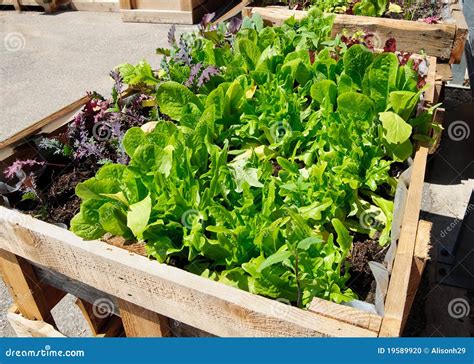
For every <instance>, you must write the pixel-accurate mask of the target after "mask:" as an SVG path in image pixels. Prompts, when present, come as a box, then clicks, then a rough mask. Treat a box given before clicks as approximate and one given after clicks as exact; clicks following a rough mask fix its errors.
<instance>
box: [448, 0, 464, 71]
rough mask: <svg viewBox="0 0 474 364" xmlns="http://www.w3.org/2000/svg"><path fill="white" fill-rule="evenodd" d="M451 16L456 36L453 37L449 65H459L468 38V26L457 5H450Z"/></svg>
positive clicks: (460, 8)
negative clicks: (454, 24)
mask: <svg viewBox="0 0 474 364" xmlns="http://www.w3.org/2000/svg"><path fill="white" fill-rule="evenodd" d="M451 9H452V12H451V16H452V18H453V19H454V21H455V23H456V34H455V35H454V42H453V46H452V51H451V57H450V60H449V63H461V60H462V57H463V55H464V47H465V45H466V40H467V39H468V36H469V26H468V25H467V22H466V18H465V17H464V13H463V11H462V7H461V6H460V5H459V4H454V5H451Z"/></svg>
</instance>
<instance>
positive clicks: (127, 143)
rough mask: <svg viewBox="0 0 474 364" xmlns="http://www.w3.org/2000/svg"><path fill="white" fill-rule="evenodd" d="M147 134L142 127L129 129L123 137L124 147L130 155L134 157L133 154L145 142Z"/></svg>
mask: <svg viewBox="0 0 474 364" xmlns="http://www.w3.org/2000/svg"><path fill="white" fill-rule="evenodd" d="M145 142H146V134H145V133H144V131H143V130H142V129H140V128H130V129H128V130H127V132H126V133H125V135H124V137H123V141H122V143H123V147H124V148H125V152H126V153H127V154H128V156H129V157H133V154H134V153H135V151H136V150H137V148H138V147H139V146H140V145H143V144H145Z"/></svg>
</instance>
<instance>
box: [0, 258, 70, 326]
mask: <svg viewBox="0 0 474 364" xmlns="http://www.w3.org/2000/svg"><path fill="white" fill-rule="evenodd" d="M0 268H1V271H2V278H3V280H4V281H5V284H6V286H7V288H8V290H9V291H10V295H11V296H12V298H13V301H14V302H15V305H16V307H17V308H18V310H19V312H21V314H22V315H23V316H24V317H25V318H26V319H29V320H42V321H45V322H47V323H50V324H52V325H54V324H55V323H54V320H53V317H52V315H51V309H52V308H53V307H54V306H55V305H56V304H57V303H58V302H59V300H60V299H61V298H62V297H63V296H64V294H62V295H61V292H58V291H57V290H56V289H54V288H53V289H48V287H47V286H45V285H44V284H43V283H42V282H41V281H39V280H38V278H37V277H36V274H35V273H34V271H33V267H32V266H31V264H29V262H27V261H26V260H25V259H23V258H21V257H17V256H16V255H15V254H12V253H10V252H8V251H5V250H2V249H0Z"/></svg>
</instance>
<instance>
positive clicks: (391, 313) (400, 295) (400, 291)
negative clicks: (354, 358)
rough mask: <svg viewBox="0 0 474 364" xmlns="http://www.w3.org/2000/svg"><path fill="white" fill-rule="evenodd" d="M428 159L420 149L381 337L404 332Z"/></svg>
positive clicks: (413, 169)
mask: <svg viewBox="0 0 474 364" xmlns="http://www.w3.org/2000/svg"><path fill="white" fill-rule="evenodd" d="M427 157H428V148H425V147H420V148H419V149H418V151H417V152H416V155H415V160H414V162H413V166H412V172H411V180H410V181H411V182H410V186H409V189H408V197H407V204H406V207H405V211H404V216H403V222H402V230H401V232H400V238H399V239H398V245H397V253H396V255H395V262H394V265H393V269H392V274H391V278H390V282H389V287H388V292H387V298H386V300H385V315H384V317H383V320H382V326H381V329H380V334H379V335H380V336H395V337H396V336H400V334H401V332H402V329H403V320H404V312H405V302H406V301H407V297H408V288H409V286H410V277H411V267H412V262H413V256H414V252H415V245H416V236H417V231H418V220H419V218H420V209H421V199H422V195H423V185H424V182H423V181H424V178H425V171H426V160H427Z"/></svg>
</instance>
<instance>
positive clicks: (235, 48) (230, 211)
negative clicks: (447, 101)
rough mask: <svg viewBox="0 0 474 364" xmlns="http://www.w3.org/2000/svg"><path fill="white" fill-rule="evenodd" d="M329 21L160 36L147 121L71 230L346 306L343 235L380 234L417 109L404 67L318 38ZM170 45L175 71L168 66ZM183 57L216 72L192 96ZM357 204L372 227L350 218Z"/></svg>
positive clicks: (347, 242) (95, 182)
mask: <svg viewBox="0 0 474 364" xmlns="http://www.w3.org/2000/svg"><path fill="white" fill-rule="evenodd" d="M331 22H332V19H331V18H325V17H322V16H321V13H320V12H318V11H311V12H310V15H309V16H308V18H306V19H304V20H301V21H296V20H294V19H290V20H288V21H287V22H286V23H285V24H284V25H283V26H281V27H274V28H265V27H263V24H262V22H261V19H260V18H258V17H257V18H254V19H253V20H251V19H245V20H244V22H243V23H242V27H241V29H240V31H238V32H237V33H236V34H229V32H228V29H227V28H226V27H225V26H220V27H219V28H215V29H212V28H207V30H205V31H201V33H200V34H194V35H192V36H185V37H186V38H185V40H183V41H181V40H180V42H177V41H175V42H174V43H175V44H176V45H175V47H176V48H175V49H174V50H171V51H170V52H164V53H166V54H169V56H167V57H168V58H167V59H165V61H164V63H163V64H164V66H165V67H164V69H163V72H162V71H160V72H161V80H160V83H159V84H158V85H157V90H156V104H157V108H158V110H159V113H160V115H161V117H160V118H159V120H158V121H157V122H156V125H155V126H154V128H153V129H152V130H151V131H150V130H148V129H147V131H144V130H143V129H141V128H138V127H134V128H131V129H129V130H128V131H127V132H126V134H125V136H124V139H123V147H124V150H125V152H126V153H127V155H128V156H129V157H130V163H129V164H128V165H118V164H108V165H106V166H104V167H103V168H102V169H101V170H100V171H99V172H98V173H97V175H96V176H95V177H94V178H92V179H90V180H88V181H85V182H84V183H81V184H79V185H78V186H77V189H76V193H77V195H78V196H79V197H80V198H81V199H82V205H81V210H80V212H79V213H78V214H77V216H76V217H75V218H74V219H73V220H72V221H71V229H72V231H73V232H75V233H76V234H77V235H79V236H81V237H83V238H84V239H91V240H92V239H97V238H101V237H102V236H103V235H104V234H105V233H111V234H113V235H118V236H123V237H124V238H126V239H129V240H134V241H137V240H138V241H145V242H146V247H147V251H148V254H149V255H150V256H152V257H154V258H155V259H157V260H158V261H159V262H161V263H170V262H173V264H175V265H178V266H180V267H182V268H184V269H186V270H188V271H190V272H193V273H196V274H199V275H202V276H204V277H208V278H210V279H213V280H216V281H219V282H223V283H225V284H229V285H232V286H235V287H238V288H241V289H245V290H247V291H250V292H252V293H255V294H260V295H264V296H267V297H272V298H279V299H285V300H289V301H291V302H293V303H295V304H296V305H298V306H301V307H303V306H306V305H308V304H309V303H310V302H311V299H312V298H313V297H315V296H317V297H322V298H325V299H329V300H332V301H335V302H344V301H350V300H352V299H354V298H356V297H357V296H356V294H355V293H354V292H352V291H351V290H350V289H349V288H347V286H346V283H347V280H348V279H349V273H348V272H349V266H348V263H347V258H348V257H349V255H350V252H351V247H352V240H353V234H354V233H355V232H357V233H360V234H366V235H369V236H371V237H375V236H380V238H379V240H380V244H382V245H384V244H387V243H388V242H389V241H390V224H391V221H392V210H393V202H392V199H393V193H394V190H395V186H396V180H395V179H394V178H393V177H391V176H390V174H389V170H390V167H391V164H392V163H393V162H395V161H404V160H405V159H406V158H408V157H409V156H410V155H411V152H412V149H413V146H412V140H413V138H414V137H417V130H422V131H425V129H427V128H428V127H429V116H427V114H421V115H418V116H416V115H414V110H415V108H416V105H417V104H418V101H419V98H420V94H421V92H422V90H418V88H417V77H418V75H417V74H416V73H413V72H411V71H410V70H411V69H412V68H411V66H412V64H410V63H408V64H406V65H403V66H400V64H399V62H398V58H397V57H396V56H395V55H394V54H392V53H382V54H378V55H376V54H373V53H372V52H371V51H370V50H368V49H367V48H365V47H364V46H362V45H354V46H352V47H350V48H347V47H346V46H345V45H344V43H342V42H340V41H339V40H338V39H336V40H330V39H329V34H330V30H331ZM206 32H213V34H207V33H206ZM182 42H187V43H186V44H187V45H186V47H185V48H186V49H187V52H188V54H187V55H186V57H185V59H186V62H182V61H181V59H182V58H183V57H182V54H181V56H180V58H179V59H177V58H175V57H173V54H176V53H178V52H177V49H178V48H183V47H184V45H183V44H182ZM179 43H181V45H179ZM197 63H200V64H202V65H203V67H208V66H212V67H215V68H216V69H218V70H219V74H218V75H217V74H216V75H215V76H213V77H212V78H210V80H209V82H207V83H206V84H204V85H202V86H201V87H200V88H199V89H197V90H196V89H195V87H196V86H195V85H194V84H193V85H192V86H189V87H187V86H185V85H184V83H186V79H187V78H188V77H189V74H190V71H191V68H192V67H193V64H197ZM140 67H142V66H140ZM127 72H128V74H130V75H134V74H136V72H132V71H131V70H128V71H127ZM145 73H146V74H147V76H146V79H152V78H153V79H154V78H155V76H154V75H153V74H152V75H150V74H149V72H148V71H146V72H145ZM130 80H131V82H132V81H133V82H135V81H136V79H135V78H134V77H131V78H130ZM154 84H155V82H153V86H152V87H155V85H154ZM190 87H191V88H192V89H190ZM367 211H370V212H371V213H374V216H376V219H377V223H376V224H373V225H371V226H366V224H361V222H360V221H361V217H362V216H363V214H364V213H366V212H367Z"/></svg>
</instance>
